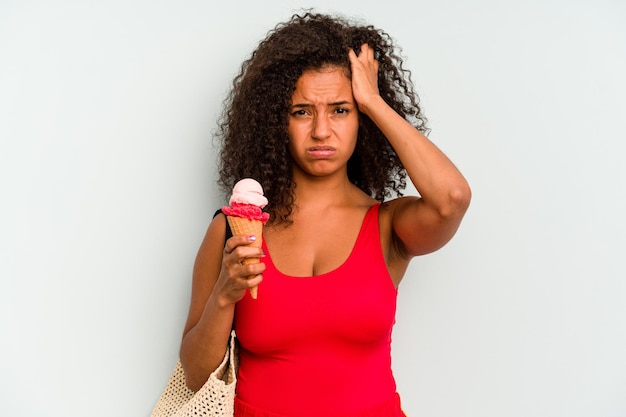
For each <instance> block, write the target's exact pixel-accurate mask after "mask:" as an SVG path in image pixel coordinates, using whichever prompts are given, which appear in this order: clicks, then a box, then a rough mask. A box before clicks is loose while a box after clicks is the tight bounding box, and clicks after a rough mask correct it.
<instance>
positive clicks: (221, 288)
mask: <svg viewBox="0 0 626 417" xmlns="http://www.w3.org/2000/svg"><path fill="white" fill-rule="evenodd" d="M255 240H256V237H255V236H233V237H231V238H229V239H228V240H227V241H226V245H225V246H224V253H223V256H222V269H221V271H220V274H219V277H218V279H217V282H216V283H215V287H214V289H213V291H214V292H215V294H216V295H217V296H218V298H219V299H220V301H221V302H222V303H225V304H235V303H236V302H237V301H239V300H241V299H242V298H243V296H244V295H245V294H246V290H248V289H250V288H251V287H254V286H257V285H259V283H260V282H261V281H262V280H263V276H262V275H261V274H262V273H263V271H265V264H264V263H263V262H257V263H244V261H245V260H246V259H248V260H250V259H255V258H257V259H258V258H262V257H263V256H264V254H263V250H262V249H261V248H258V247H253V246H250V243H252V242H254V241H255Z"/></svg>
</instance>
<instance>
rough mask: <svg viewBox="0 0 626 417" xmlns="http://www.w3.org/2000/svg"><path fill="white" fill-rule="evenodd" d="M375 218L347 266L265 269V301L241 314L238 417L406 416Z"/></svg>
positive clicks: (389, 286) (392, 306)
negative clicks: (317, 271) (315, 271)
mask: <svg viewBox="0 0 626 417" xmlns="http://www.w3.org/2000/svg"><path fill="white" fill-rule="evenodd" d="M379 207H380V204H375V205H373V206H372V207H370V209H369V210H368V211H367V214H366V215H365V218H364V220H363V223H362V225H361V229H360V231H359V234H358V237H357V240H356V242H355V244H354V246H353V248H352V252H351V254H350V255H349V257H348V259H347V260H345V262H344V263H343V264H342V265H340V266H339V267H338V268H336V269H335V270H333V271H331V272H328V273H325V274H322V275H317V276H311V277H292V276H288V275H285V274H283V273H281V272H280V271H279V270H278V269H277V268H276V266H275V265H274V264H273V263H272V258H271V253H270V252H269V250H268V248H267V246H266V245H265V243H263V250H264V251H265V254H266V255H265V257H264V258H263V259H262V262H264V263H265V264H266V270H265V272H264V273H263V282H262V283H261V285H260V286H259V293H258V294H259V295H258V299H256V300H253V299H252V298H251V297H250V295H249V293H247V294H246V295H245V296H244V298H243V299H242V300H240V301H239V302H238V303H237V306H236V308H235V319H234V326H235V331H236V333H237V338H238V340H239V343H240V349H239V359H240V362H239V371H238V376H237V377H238V380H237V388H236V390H237V395H236V399H235V416H236V417H244V416H245V417H261V416H262V417H274V416H281V417H292V416H293V417H296V416H297V417H320V416H324V417H330V416H341V417H348V416H376V417H382V416H389V417H397V416H404V414H403V413H402V411H401V409H400V400H399V396H398V395H397V393H396V384H395V380H394V377H393V375H392V370H391V330H392V327H393V325H394V323H395V312H396V298H397V289H396V288H395V287H394V285H393V281H392V280H391V276H390V275H389V272H388V270H387V266H386V262H385V259H384V256H383V252H382V248H381V244H380V232H379V226H378V210H379Z"/></svg>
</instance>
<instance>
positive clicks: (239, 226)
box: [226, 216, 263, 300]
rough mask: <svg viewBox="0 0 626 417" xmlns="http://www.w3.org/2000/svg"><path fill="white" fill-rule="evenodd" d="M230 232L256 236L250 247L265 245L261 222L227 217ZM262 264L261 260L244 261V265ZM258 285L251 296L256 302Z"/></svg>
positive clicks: (247, 259)
mask: <svg viewBox="0 0 626 417" xmlns="http://www.w3.org/2000/svg"><path fill="white" fill-rule="evenodd" d="M226 219H227V220H228V225H229V226H230V230H231V231H232V232H233V236H252V235H254V236H256V240H255V241H254V242H250V243H249V244H248V246H252V247H255V248H260V247H261V245H262V244H263V222H262V221H260V220H250V219H246V218H243V217H234V216H226ZM259 262H261V260H260V259H259V258H246V259H244V260H243V264H244V265H249V264H258V263H259ZM258 288H259V287H258V285H256V286H254V287H252V288H250V296H251V297H252V298H253V299H255V300H256V298H257V293H258Z"/></svg>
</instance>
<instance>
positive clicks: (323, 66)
mask: <svg viewBox="0 0 626 417" xmlns="http://www.w3.org/2000/svg"><path fill="white" fill-rule="evenodd" d="M424 132H426V127H425V119H424V118H423V116H422V114H421V110H420V108H419V106H418V98H417V95H416V94H415V93H414V91H413V87H412V84H411V82H410V80H409V73H408V71H406V70H405V69H404V68H403V67H402V61H401V59H400V58H399V57H398V55H397V54H396V52H395V50H394V46H393V43H392V41H391V39H390V37H389V36H388V35H387V34H386V33H385V32H383V31H381V30H378V29H375V28H373V27H372V26H364V25H359V24H354V23H351V22H349V21H347V20H345V19H343V18H338V17H333V16H327V15H318V14H312V13H306V14H304V15H302V16H300V15H295V16H293V17H292V18H291V19H290V20H289V21H288V22H285V23H283V24H280V25H278V26H277V27H276V28H275V29H274V30H272V31H270V32H269V34H268V36H267V37H266V38H265V39H264V40H263V41H262V42H261V43H260V44H259V46H258V48H257V49H256V51H255V52H254V53H253V54H252V55H251V57H250V58H249V59H248V60H247V61H245V62H244V64H243V66H242V69H241V72H240V74H239V75H238V76H237V77H236V78H235V81H234V85H233V90H232V93H231V95H230V96H229V100H228V101H227V103H226V107H225V110H224V114H223V117H222V119H221V121H220V130H219V136H220V137H221V138H222V140H223V144H222V153H221V166H220V183H221V185H222V186H223V187H224V189H225V190H230V189H231V187H232V186H233V185H234V183H235V182H237V181H238V180H239V179H241V178H244V177H252V178H254V179H256V180H257V181H259V182H260V183H261V184H262V186H263V188H264V190H265V195H266V197H267V198H268V200H269V204H268V206H267V208H266V210H267V211H268V212H269V213H270V215H271V218H270V221H269V222H268V224H267V225H266V227H265V229H264V232H263V249H258V248H253V247H250V246H247V244H248V243H250V241H251V240H253V239H255V238H257V237H254V236H251V237H244V236H235V237H231V238H229V239H227V240H226V243H225V237H226V221H225V217H224V215H223V214H218V215H216V216H215V217H214V219H213V221H212V222H211V224H210V226H209V228H208V231H207V233H206V236H205V239H204V241H203V242H202V245H201V247H200V249H199V252H198V255H197V259H196V263H195V267H194V274H193V288H192V297H191V306H190V310H189V316H188V320H187V323H186V326H185V330H184V336H183V340H182V345H181V352H180V356H181V362H182V364H183V367H184V369H185V373H186V375H187V384H188V386H189V387H190V388H191V389H192V390H197V389H199V388H200V387H201V386H202V384H203V383H204V381H205V380H206V379H207V378H208V376H209V374H210V373H211V372H212V371H213V370H214V369H215V368H216V367H217V365H218V364H219V363H220V362H221V360H222V358H223V357H224V352H225V349H226V346H227V341H228V338H229V334H230V331H231V329H232V328H233V327H234V328H235V330H236V332H237V336H238V341H239V343H240V367H239V374H238V383H237V397H236V402H235V415H237V416H244V415H245V416H265V417H269V416H298V417H302V416H342V417H346V416H353V415H354V416H356V415H359V416H370V415H371V416H402V415H404V414H403V413H402V411H401V409H400V399H399V396H398V394H397V393H396V386H395V381H394V379H393V375H392V372H391V359H390V358H391V355H390V344H391V330H392V326H393V323H394V320H395V319H394V315H395V306H396V295H397V288H398V285H399V284H400V281H401V280H402V277H403V275H404V273H405V271H406V269H407V266H408V264H409V261H410V260H411V259H412V258H413V257H415V256H418V255H423V254H426V253H429V252H433V251H435V250H437V249H439V248H440V247H442V246H443V245H444V244H446V242H448V241H449V240H450V239H451V238H452V236H453V235H454V233H455V232H456V230H457V228H458V227H459V224H460V222H461V219H462V217H463V215H464V213H465V211H466V209H467V207H468V205H469V201H470V189H469V186H468V184H467V182H466V181H465V179H464V178H463V176H462V175H461V173H460V172H459V171H458V170H457V168H455V166H454V165H453V164H452V163H451V162H450V161H449V160H448V158H447V157H446V156H445V155H444V154H443V153H442V152H441V151H440V150H439V149H438V148H437V147H436V146H435V145H434V144H433V143H431V142H430V141H429V140H428V139H427V138H426V137H425V136H424ZM407 174H408V176H409V178H410V180H411V182H412V183H413V184H414V186H415V187H416V189H417V190H418V191H419V194H420V197H403V196H402V195H401V189H402V188H403V187H404V185H405V182H406V181H405V178H406V175H407ZM391 197H394V198H391ZM249 257H261V258H262V259H261V260H262V262H261V263H258V264H252V265H245V266H244V265H243V264H242V261H243V259H245V258H249ZM259 284H260V286H259V295H258V299H257V300H253V299H252V298H251V297H250V296H249V295H248V292H247V290H248V289H249V288H251V287H253V286H256V285H259Z"/></svg>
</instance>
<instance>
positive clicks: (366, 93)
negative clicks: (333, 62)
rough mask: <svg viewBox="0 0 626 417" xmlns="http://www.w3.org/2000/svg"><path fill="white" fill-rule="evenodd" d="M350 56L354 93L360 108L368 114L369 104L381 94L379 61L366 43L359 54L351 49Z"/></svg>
mask: <svg viewBox="0 0 626 417" xmlns="http://www.w3.org/2000/svg"><path fill="white" fill-rule="evenodd" d="M348 57H349V59H350V67H351V69H352V95H353V96H354V99H355V100H356V102H357V105H358V106H359V110H361V111H362V112H363V113H366V114H367V108H368V104H369V103H370V102H371V101H372V99H374V98H377V97H378V96H379V91H378V61H377V60H376V59H375V58H374V49H373V48H372V47H371V46H369V45H368V44H366V43H364V44H363V45H361V52H360V53H359V55H358V56H357V55H356V53H355V52H354V50H353V49H350V50H349V51H348Z"/></svg>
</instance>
